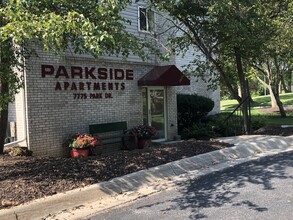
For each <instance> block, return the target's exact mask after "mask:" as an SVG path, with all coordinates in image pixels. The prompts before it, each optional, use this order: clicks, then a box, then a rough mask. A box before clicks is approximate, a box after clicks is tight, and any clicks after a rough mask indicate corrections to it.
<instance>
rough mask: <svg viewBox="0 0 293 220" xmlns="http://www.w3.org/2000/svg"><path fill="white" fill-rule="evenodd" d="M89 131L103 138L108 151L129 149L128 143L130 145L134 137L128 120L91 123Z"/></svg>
mask: <svg viewBox="0 0 293 220" xmlns="http://www.w3.org/2000/svg"><path fill="white" fill-rule="evenodd" d="M89 133H90V134H91V135H93V136H99V137H100V138H101V139H102V142H103V145H104V147H105V149H104V150H105V151H106V153H107V152H112V151H117V150H120V149H127V148H128V146H126V145H130V143H129V142H131V141H130V139H131V138H132V135H131V134H130V133H129V131H128V130H127V122H126V121H122V122H111V123H104V124H93V125H89ZM110 145H111V147H110Z"/></svg>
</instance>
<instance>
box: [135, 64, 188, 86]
mask: <svg viewBox="0 0 293 220" xmlns="http://www.w3.org/2000/svg"><path fill="white" fill-rule="evenodd" d="M138 85H139V86H184V85H190V80H189V79H188V78H187V77H186V76H184V74H183V73H182V72H181V71H180V70H179V69H178V68H177V67H176V66H175V65H169V66H156V67H154V68H153V69H152V70H151V71H150V72H148V73H147V74H145V75H144V76H143V77H142V78H141V79H139V80H138Z"/></svg>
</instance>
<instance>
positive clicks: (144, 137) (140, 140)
mask: <svg viewBox="0 0 293 220" xmlns="http://www.w3.org/2000/svg"><path fill="white" fill-rule="evenodd" d="M132 133H133V135H134V137H135V140H136V143H137V147H138V148H139V149H142V148H145V147H147V146H148V145H149V143H150V140H151V138H152V137H153V136H155V135H156V133H157V131H156V129H155V128H154V127H152V126H149V125H137V126H135V127H134V128H132Z"/></svg>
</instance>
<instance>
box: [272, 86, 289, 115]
mask: <svg viewBox="0 0 293 220" xmlns="http://www.w3.org/2000/svg"><path fill="white" fill-rule="evenodd" d="M272 92H273V95H274V98H275V100H276V104H277V107H278V108H279V111H280V114H281V116H282V117H286V112H285V110H284V106H283V103H282V102H281V100H280V96H279V92H278V85H276V86H275V87H272Z"/></svg>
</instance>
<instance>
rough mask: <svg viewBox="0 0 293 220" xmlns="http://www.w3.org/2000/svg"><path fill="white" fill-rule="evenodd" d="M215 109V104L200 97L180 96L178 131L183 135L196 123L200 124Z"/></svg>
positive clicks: (178, 100) (178, 101)
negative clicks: (183, 132) (184, 131)
mask: <svg viewBox="0 0 293 220" xmlns="http://www.w3.org/2000/svg"><path fill="white" fill-rule="evenodd" d="M213 108H214V102H213V101H212V100H211V99H209V98H206V97H203V96H199V95H188V94H178V95H177V113H178V130H179V133H181V132H182V131H183V130H184V129H185V128H190V127H191V126H192V125H193V124H194V123H197V122H200V121H201V120H202V119H203V118H204V117H205V116H207V114H208V113H209V112H210V111H211V110H212V109H213Z"/></svg>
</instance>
